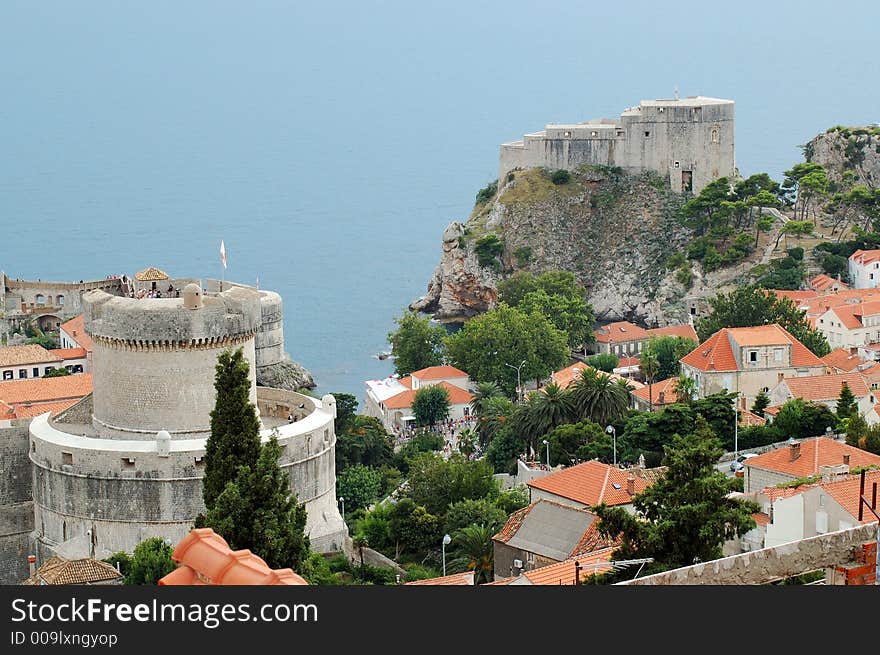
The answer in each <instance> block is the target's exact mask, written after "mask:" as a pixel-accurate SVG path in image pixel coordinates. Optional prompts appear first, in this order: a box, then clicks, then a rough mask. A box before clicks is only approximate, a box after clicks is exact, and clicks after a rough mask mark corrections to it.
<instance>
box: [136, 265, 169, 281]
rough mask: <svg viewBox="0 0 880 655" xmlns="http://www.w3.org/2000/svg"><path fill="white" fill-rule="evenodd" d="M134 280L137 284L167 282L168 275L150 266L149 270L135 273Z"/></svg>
mask: <svg viewBox="0 0 880 655" xmlns="http://www.w3.org/2000/svg"><path fill="white" fill-rule="evenodd" d="M134 279H135V280H137V281H138V282H158V281H159V280H167V279H168V273H166V272H165V271H160V270H159V269H158V268H156V267H155V266H150V268H145V269H144V270H142V271H139V272H137V273H135V274H134Z"/></svg>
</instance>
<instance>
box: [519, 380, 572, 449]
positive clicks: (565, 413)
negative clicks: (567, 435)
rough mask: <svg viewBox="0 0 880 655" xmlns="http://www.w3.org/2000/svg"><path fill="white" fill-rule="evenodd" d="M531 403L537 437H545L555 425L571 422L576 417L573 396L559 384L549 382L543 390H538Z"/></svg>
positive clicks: (533, 429) (534, 431) (533, 424)
mask: <svg viewBox="0 0 880 655" xmlns="http://www.w3.org/2000/svg"><path fill="white" fill-rule="evenodd" d="M530 396H534V401H533V402H532V403H531V404H530V407H529V412H530V413H532V416H531V420H530V424H531V427H532V431H533V433H534V434H535V437H536V438H537V437H543V436H544V435H545V434H547V433H548V432H550V431H551V430H553V429H554V428H555V427H557V426H560V425H565V424H566V423H571V421H572V419H574V403H573V402H572V400H571V396H570V395H569V394H568V393H566V392H565V391H564V390H563V389H562V388H561V387H560V386H559V385H558V384H555V383H553V384H548V385H547V386H546V387H544V390H543V391H538V392H535V393H533V394H530Z"/></svg>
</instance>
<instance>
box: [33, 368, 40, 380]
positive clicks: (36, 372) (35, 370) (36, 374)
mask: <svg viewBox="0 0 880 655" xmlns="http://www.w3.org/2000/svg"><path fill="white" fill-rule="evenodd" d="M34 377H35V378H38V377H40V369H38V368H34Z"/></svg>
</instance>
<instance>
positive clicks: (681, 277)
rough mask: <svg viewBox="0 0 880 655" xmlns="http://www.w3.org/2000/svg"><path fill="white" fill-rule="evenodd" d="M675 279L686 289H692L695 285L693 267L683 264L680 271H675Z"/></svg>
mask: <svg viewBox="0 0 880 655" xmlns="http://www.w3.org/2000/svg"><path fill="white" fill-rule="evenodd" d="M675 279H676V280H677V281H678V283H679V284H681V285H682V286H683V287H684V288H685V289H690V288H691V285H692V284H693V283H694V273H693V271H691V267H690V266H688V265H687V264H682V265H681V266H680V267H679V268H678V270H676V271H675Z"/></svg>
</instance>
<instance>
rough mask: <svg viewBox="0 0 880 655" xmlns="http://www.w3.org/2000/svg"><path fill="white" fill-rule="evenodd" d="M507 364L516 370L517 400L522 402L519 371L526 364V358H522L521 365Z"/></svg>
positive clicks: (506, 364)
mask: <svg viewBox="0 0 880 655" xmlns="http://www.w3.org/2000/svg"><path fill="white" fill-rule="evenodd" d="M504 365H505V366H509V367H510V368H512V369H513V370H515V371H516V400H517V402H522V384H521V383H520V381H519V372H520V371H521V370H522V367H523V366H525V365H526V360H522V361H521V362H520V364H519V366H514V365H513V364H508V363H507V362H505V363H504Z"/></svg>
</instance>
